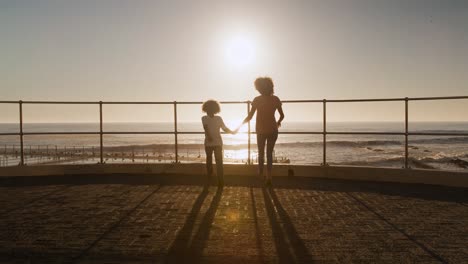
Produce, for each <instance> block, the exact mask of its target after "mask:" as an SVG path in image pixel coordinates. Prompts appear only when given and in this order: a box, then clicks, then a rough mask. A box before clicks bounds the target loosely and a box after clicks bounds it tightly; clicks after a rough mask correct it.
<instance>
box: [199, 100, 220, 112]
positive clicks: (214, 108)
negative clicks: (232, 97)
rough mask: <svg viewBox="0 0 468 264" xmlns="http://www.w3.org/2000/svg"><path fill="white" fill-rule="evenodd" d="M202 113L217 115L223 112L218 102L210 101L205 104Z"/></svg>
mask: <svg viewBox="0 0 468 264" xmlns="http://www.w3.org/2000/svg"><path fill="white" fill-rule="evenodd" d="M202 111H203V112H205V113H207V114H217V113H219V112H221V107H220V106H219V103H218V101H216V100H208V101H206V102H204V103H203V105H202Z"/></svg>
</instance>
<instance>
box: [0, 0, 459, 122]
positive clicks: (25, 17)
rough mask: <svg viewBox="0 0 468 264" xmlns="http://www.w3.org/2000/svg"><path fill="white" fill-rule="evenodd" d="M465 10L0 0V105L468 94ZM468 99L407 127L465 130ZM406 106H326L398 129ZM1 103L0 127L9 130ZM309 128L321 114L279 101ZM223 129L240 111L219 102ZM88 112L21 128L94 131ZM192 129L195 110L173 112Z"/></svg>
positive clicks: (426, 0)
mask: <svg viewBox="0 0 468 264" xmlns="http://www.w3.org/2000/svg"><path fill="white" fill-rule="evenodd" d="M466 25H468V1H465V0H391V1H390V0H388V1H379V0H368V1H364V0H346V1H345V0H343V1H334V0H332V1H253V0H250V1H177V0H170V1H118V0H115V1H106V0H101V1H86V0H83V1H45V0H44V1H42V0H31V1H21V0H14V1H13V0H12V1H8V0H0V39H1V41H0V100H20V99H21V100H71V101H100V100H102V101H175V100H176V101H203V100H207V99H217V100H228V101H232V100H234V101H237V100H242V101H244V100H252V99H253V98H254V97H255V96H257V92H256V91H255V89H254V87H253V81H254V80H255V78H256V77H258V76H270V77H272V78H273V80H274V82H275V94H276V95H277V96H279V97H280V98H281V99H282V100H294V99H324V98H326V99H352V98H386V97H391V98H393V97H426V96H457V95H468V74H467V72H468V26H466ZM467 103H468V100H461V101H451V102H414V103H413V102H412V103H410V120H412V121H468V107H467V105H468V104H467ZM403 106H404V104H403V103H401V102H397V103H353V104H330V105H329V107H328V109H327V110H328V115H329V118H328V120H329V121H397V122H400V121H402V120H403V118H404V108H403ZM17 108H18V107H17V106H16V105H0V122H17V119H18V110H17ZM284 108H285V114H286V119H285V122H287V121H319V120H321V116H322V112H321V105H318V104H315V105H305V104H302V105H294V106H291V105H286V104H285V106H284ZM222 109H223V111H222V112H221V115H222V116H223V117H225V119H228V120H240V119H243V118H244V117H245V111H246V110H245V109H246V107H245V105H239V106H231V105H229V106H227V105H223V106H222ZM97 110H98V109H97V106H95V105H93V106H79V107H76V106H56V105H53V106H37V105H27V106H25V109H24V114H25V121H26V122H64V121H66V122H95V121H98V112H97ZM178 112H179V120H181V121H198V120H199V118H200V116H201V115H202V113H201V111H200V106H198V105H195V106H184V107H180V109H179V111H178ZM104 117H105V120H106V121H107V122H129V121H133V122H152V121H171V120H172V106H105V109H104Z"/></svg>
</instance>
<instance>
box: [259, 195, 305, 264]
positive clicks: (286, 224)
mask: <svg viewBox="0 0 468 264" xmlns="http://www.w3.org/2000/svg"><path fill="white" fill-rule="evenodd" d="M263 195H264V199H265V208H266V210H267V214H268V218H269V220H270V225H271V228H272V232H273V239H274V241H275V247H276V252H277V254H278V259H279V262H280V263H313V259H312V256H311V255H310V254H309V252H308V250H307V247H306V246H305V244H304V241H303V240H302V239H301V238H300V237H299V234H298V233H297V230H296V228H295V227H294V224H293V223H292V221H291V218H290V217H289V215H288V213H287V212H286V210H285V209H284V208H283V206H282V205H281V203H280V201H279V199H278V197H277V196H276V193H275V191H274V190H273V189H271V188H268V189H266V188H263Z"/></svg>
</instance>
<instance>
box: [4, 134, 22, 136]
mask: <svg viewBox="0 0 468 264" xmlns="http://www.w3.org/2000/svg"><path fill="white" fill-rule="evenodd" d="M19 135H20V133H0V136H19Z"/></svg>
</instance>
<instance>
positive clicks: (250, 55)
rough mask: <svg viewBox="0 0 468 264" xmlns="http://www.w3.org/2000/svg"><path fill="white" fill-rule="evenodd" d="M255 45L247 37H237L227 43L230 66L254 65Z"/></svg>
mask: <svg viewBox="0 0 468 264" xmlns="http://www.w3.org/2000/svg"><path fill="white" fill-rule="evenodd" d="M254 57H255V45H254V42H253V40H252V39H250V38H248V37H247V36H235V37H232V38H231V39H229V40H228V41H227V44H226V58H227V61H228V63H229V64H230V65H232V66H235V67H244V66H248V65H250V64H252V63H253V61H254Z"/></svg>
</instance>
